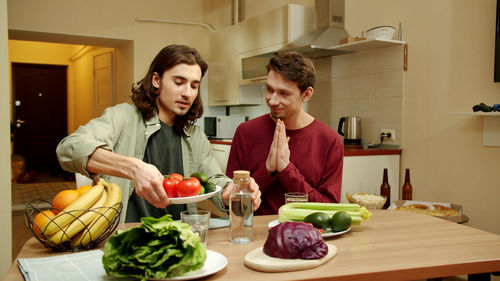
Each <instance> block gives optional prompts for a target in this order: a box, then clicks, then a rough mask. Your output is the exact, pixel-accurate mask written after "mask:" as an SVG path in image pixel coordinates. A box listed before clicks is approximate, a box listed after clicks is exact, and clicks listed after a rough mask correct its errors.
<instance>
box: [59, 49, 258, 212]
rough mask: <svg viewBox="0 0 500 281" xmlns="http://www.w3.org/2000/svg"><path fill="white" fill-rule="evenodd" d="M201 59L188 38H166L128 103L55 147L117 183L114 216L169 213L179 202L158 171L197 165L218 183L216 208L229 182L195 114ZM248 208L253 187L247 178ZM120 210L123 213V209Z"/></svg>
mask: <svg viewBox="0 0 500 281" xmlns="http://www.w3.org/2000/svg"><path fill="white" fill-rule="evenodd" d="M206 70H207V64H206V63H205V62H204V61H203V59H202V58H201V56H200V55H199V54H198V52H197V51H196V50H195V49H193V48H190V47H188V46H183V45H170V46H167V47H165V48H163V49H162V50H161V51H160V52H159V53H158V54H157V56H156V57H155V58H154V60H153V62H152V63H151V66H150V68H149V70H148V72H147V74H146V76H145V77H144V78H143V79H141V80H140V81H139V82H138V83H137V85H134V86H133V87H132V101H133V103H134V104H128V103H124V104H118V105H115V106H112V107H109V108H107V109H106V110H105V112H104V113H103V114H102V116H100V117H98V118H95V119H92V120H91V121H89V122H88V123H87V124H86V125H84V126H81V127H80V128H79V129H78V130H76V131H75V132H74V133H72V134H71V135H69V136H67V137H66V138H64V139H63V140H62V141H61V142H60V143H59V145H58V147H57V156H58V158H59V162H60V164H61V166H62V167H63V168H64V169H65V170H68V171H72V172H79V173H82V174H84V175H87V176H89V177H93V178H95V177H97V176H101V175H105V176H102V177H103V178H105V179H106V180H107V181H109V182H114V183H117V184H118V185H120V187H122V191H123V212H122V218H121V221H124V220H125V218H126V221H127V222H135V221H139V219H140V218H141V217H144V216H154V217H160V216H162V215H164V214H166V213H169V214H172V216H173V218H174V219H178V218H179V213H180V212H181V211H183V210H185V209H186V205H170V204H169V203H170V202H169V200H168V197H167V195H166V193H165V191H164V189H163V179H164V176H163V175H167V174H171V173H179V174H181V175H187V176H189V175H191V174H192V173H193V172H203V173H205V174H206V175H207V176H209V180H210V181H211V182H214V183H215V184H217V185H219V186H222V187H224V191H223V192H222V196H220V195H218V196H214V197H213V202H214V203H215V204H216V206H217V207H218V208H219V209H221V210H223V209H225V205H227V204H228V198H229V195H230V192H231V191H232V189H233V185H232V182H231V180H230V179H229V178H228V177H226V176H225V175H224V174H223V173H222V171H221V169H220V168H219V166H218V165H217V163H216V161H215V158H214V156H213V153H212V151H211V146H210V143H209V141H208V140H207V138H206V136H205V134H204V133H203V132H202V130H201V129H200V128H199V127H198V126H195V125H194V122H195V120H196V119H197V118H199V117H200V116H201V115H202V113H203V106H202V103H201V98H200V89H199V88H200V83H201V79H202V77H203V76H204V74H205V72H206ZM251 187H252V190H253V194H252V197H253V200H254V208H255V209H257V208H258V207H259V205H260V191H259V187H258V186H257V185H256V184H255V181H252V186H251ZM124 214H126V215H124Z"/></svg>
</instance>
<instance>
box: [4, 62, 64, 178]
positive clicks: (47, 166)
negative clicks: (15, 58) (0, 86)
mask: <svg viewBox="0 0 500 281" xmlns="http://www.w3.org/2000/svg"><path fill="white" fill-rule="evenodd" d="M67 84H68V83H67V66H62V65H46V64H30V63H12V101H13V102H12V107H13V108H12V114H13V152H14V155H20V156H22V157H23V158H24V159H25V161H26V163H25V165H26V172H30V171H36V172H37V173H49V174H50V175H53V176H57V175H58V174H60V173H62V169H61V167H60V165H59V162H58V160H57V156H56V152H55V151H56V147H57V144H58V143H59V141H60V140H61V139H62V138H64V137H65V136H66V135H67Z"/></svg>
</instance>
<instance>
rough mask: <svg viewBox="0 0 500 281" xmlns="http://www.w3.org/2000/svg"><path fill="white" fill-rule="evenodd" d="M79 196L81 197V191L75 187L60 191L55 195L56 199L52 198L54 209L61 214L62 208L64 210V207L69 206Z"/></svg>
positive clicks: (55, 212)
mask: <svg viewBox="0 0 500 281" xmlns="http://www.w3.org/2000/svg"><path fill="white" fill-rule="evenodd" d="M78 197H80V193H78V191H76V190H75V189H66V190H63V191H59V193H57V194H56V196H54V199H52V211H53V212H54V214H56V215H57V214H59V213H60V210H64V208H66V207H68V205H69V204H71V203H73V201H75V200H76V199H77V198H78Z"/></svg>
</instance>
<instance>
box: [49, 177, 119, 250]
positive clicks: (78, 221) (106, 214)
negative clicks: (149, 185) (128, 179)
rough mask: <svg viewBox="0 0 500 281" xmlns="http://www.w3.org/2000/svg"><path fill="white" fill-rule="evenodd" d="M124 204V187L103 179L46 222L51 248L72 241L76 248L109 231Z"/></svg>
mask: <svg viewBox="0 0 500 281" xmlns="http://www.w3.org/2000/svg"><path fill="white" fill-rule="evenodd" d="M121 202H122V190H121V188H120V187H119V186H118V185H117V184H115V183H108V182H106V181H103V180H101V181H100V182H99V183H98V184H96V185H94V186H93V187H92V188H90V189H89V190H88V191H87V192H85V193H84V194H83V195H82V196H80V197H78V199H76V200H75V201H74V202H73V203H71V204H70V205H69V206H68V207H66V208H65V209H64V210H63V211H62V212H61V213H59V214H58V215H57V216H56V217H54V218H53V219H52V220H51V221H50V222H49V223H47V225H46V226H45V227H44V229H43V230H42V232H43V234H44V235H45V237H47V238H48V239H47V242H48V243H50V244H52V245H59V244H62V243H64V242H66V241H68V240H71V246H72V247H73V248H74V247H78V246H85V245H86V244H88V243H89V242H91V241H92V240H94V239H95V238H97V237H99V235H100V234H101V233H102V232H103V231H104V230H106V228H107V227H108V225H109V224H110V223H111V222H112V221H113V218H114V217H115V216H116V215H117V213H118V210H119V207H120V203H121Z"/></svg>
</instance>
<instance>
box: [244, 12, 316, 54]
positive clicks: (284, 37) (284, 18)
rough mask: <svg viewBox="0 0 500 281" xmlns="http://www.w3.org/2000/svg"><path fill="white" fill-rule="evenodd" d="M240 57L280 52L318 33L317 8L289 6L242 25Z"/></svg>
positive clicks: (254, 18) (248, 20) (251, 19)
mask: <svg viewBox="0 0 500 281" xmlns="http://www.w3.org/2000/svg"><path fill="white" fill-rule="evenodd" d="M238 28H239V33H240V34H241V35H242V36H241V37H240V40H241V41H240V46H241V47H240V54H241V56H242V57H243V58H244V57H250V56H255V55H260V54H264V53H268V52H272V51H277V50H279V49H281V48H283V47H285V46H286V45H288V44H289V43H290V42H293V41H295V40H297V39H298V38H299V37H301V36H303V35H305V34H307V33H310V32H312V31H314V29H315V28H316V24H315V11H314V8H312V7H308V6H302V5H297V4H289V5H286V6H283V7H281V8H277V9H273V10H271V11H269V12H267V13H265V14H263V15H260V16H257V17H253V18H250V19H246V20H244V21H242V22H240V23H238Z"/></svg>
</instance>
